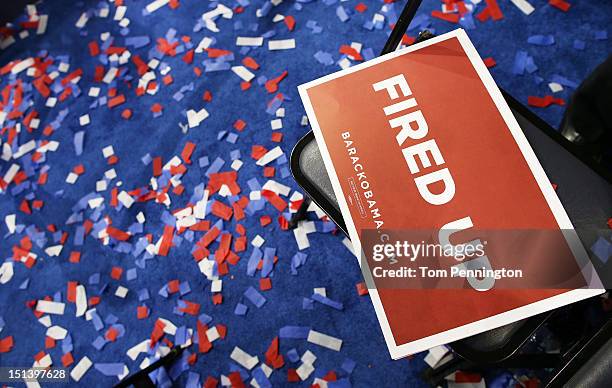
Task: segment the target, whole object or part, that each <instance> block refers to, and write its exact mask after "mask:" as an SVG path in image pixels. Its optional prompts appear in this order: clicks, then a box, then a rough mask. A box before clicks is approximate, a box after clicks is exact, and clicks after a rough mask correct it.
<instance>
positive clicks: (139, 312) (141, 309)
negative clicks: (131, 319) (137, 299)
mask: <svg viewBox="0 0 612 388" xmlns="http://www.w3.org/2000/svg"><path fill="white" fill-rule="evenodd" d="M148 316H149V308H148V307H147V306H138V307H136V317H137V318H138V319H145V318H147V317H148Z"/></svg>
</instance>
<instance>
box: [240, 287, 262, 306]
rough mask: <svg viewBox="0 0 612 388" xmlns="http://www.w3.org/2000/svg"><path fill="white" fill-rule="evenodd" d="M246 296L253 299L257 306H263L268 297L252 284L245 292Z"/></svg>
mask: <svg viewBox="0 0 612 388" xmlns="http://www.w3.org/2000/svg"><path fill="white" fill-rule="evenodd" d="M244 296H245V298H247V299H248V300H250V301H251V303H253V304H254V305H255V306H256V307H257V308H261V307H262V306H263V305H264V304H265V303H266V298H264V296H263V295H261V294H260V293H259V291H257V290H256V289H254V288H253V287H252V286H251V287H249V288H247V290H246V291H245V292H244Z"/></svg>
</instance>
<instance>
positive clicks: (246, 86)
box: [240, 81, 251, 91]
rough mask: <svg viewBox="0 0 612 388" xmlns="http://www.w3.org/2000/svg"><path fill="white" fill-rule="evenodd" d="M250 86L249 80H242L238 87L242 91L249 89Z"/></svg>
mask: <svg viewBox="0 0 612 388" xmlns="http://www.w3.org/2000/svg"><path fill="white" fill-rule="evenodd" d="M250 88H251V83H250V82H246V81H243V82H241V83H240V89H241V90H242V91H245V90H249V89H250Z"/></svg>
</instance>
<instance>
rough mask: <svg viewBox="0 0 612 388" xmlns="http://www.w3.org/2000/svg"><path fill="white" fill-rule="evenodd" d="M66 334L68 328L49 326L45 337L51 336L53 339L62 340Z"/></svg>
mask: <svg viewBox="0 0 612 388" xmlns="http://www.w3.org/2000/svg"><path fill="white" fill-rule="evenodd" d="M67 334H68V330H66V329H64V328H63V327H61V326H57V325H55V326H51V327H50V328H48V329H47V333H46V335H47V337H51V338H53V339H54V340H58V341H59V340H63V339H64V338H66V335H67Z"/></svg>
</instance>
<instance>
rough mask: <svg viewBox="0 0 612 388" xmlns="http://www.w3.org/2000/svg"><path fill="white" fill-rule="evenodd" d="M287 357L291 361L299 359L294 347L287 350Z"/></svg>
mask: <svg viewBox="0 0 612 388" xmlns="http://www.w3.org/2000/svg"><path fill="white" fill-rule="evenodd" d="M287 358H288V359H289V361H291V362H298V361H300V355H299V353H298V351H297V350H296V349H295V348H292V349H289V351H288V352H287Z"/></svg>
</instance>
